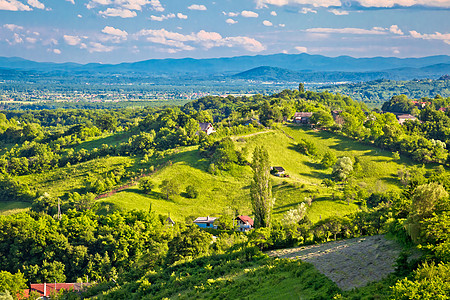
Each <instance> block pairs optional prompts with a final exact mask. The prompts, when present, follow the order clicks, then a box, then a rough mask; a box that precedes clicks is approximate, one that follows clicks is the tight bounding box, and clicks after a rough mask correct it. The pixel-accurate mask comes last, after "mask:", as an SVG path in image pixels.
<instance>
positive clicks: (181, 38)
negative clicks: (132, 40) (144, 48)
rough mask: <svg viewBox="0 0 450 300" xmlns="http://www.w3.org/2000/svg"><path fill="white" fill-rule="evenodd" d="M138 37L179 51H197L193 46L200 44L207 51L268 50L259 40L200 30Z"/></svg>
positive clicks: (154, 32) (146, 31) (151, 32)
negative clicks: (223, 48)
mask: <svg viewBox="0 0 450 300" xmlns="http://www.w3.org/2000/svg"><path fill="white" fill-rule="evenodd" d="M137 37H144V38H145V39H146V40H147V41H149V42H152V43H156V44H162V45H166V46H169V47H171V48H176V49H177V50H178V51H179V50H185V51H190V50H195V48H194V47H193V46H192V44H198V45H200V46H202V47H204V48H206V49H210V48H213V47H242V48H244V49H246V50H248V51H251V52H260V51H263V50H265V49H266V48H265V47H264V46H263V45H262V44H261V43H260V42H259V41H257V40H255V39H253V38H249V37H245V36H235V37H222V36H221V35H220V34H219V33H217V32H207V31H205V30H200V31H199V32H197V33H191V34H187V35H185V34H181V33H177V32H171V31H167V30H166V29H143V30H141V31H140V32H138V33H137Z"/></svg>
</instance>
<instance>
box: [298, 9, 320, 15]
mask: <svg viewBox="0 0 450 300" xmlns="http://www.w3.org/2000/svg"><path fill="white" fill-rule="evenodd" d="M299 13H302V14H305V15H306V14H307V13H313V14H317V10H314V9H312V8H308V7H303V8H302V9H301V10H300V11H299Z"/></svg>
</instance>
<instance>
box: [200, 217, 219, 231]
mask: <svg viewBox="0 0 450 300" xmlns="http://www.w3.org/2000/svg"><path fill="white" fill-rule="evenodd" d="M216 220H218V218H214V217H210V216H207V217H198V218H197V219H195V220H194V224H197V226H198V227H200V228H214V229H217V225H214V222H215V221H216Z"/></svg>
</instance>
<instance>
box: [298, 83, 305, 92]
mask: <svg viewBox="0 0 450 300" xmlns="http://www.w3.org/2000/svg"><path fill="white" fill-rule="evenodd" d="M298 91H299V92H300V93H304V92H305V85H304V84H303V83H299V84H298Z"/></svg>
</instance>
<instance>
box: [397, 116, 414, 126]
mask: <svg viewBox="0 0 450 300" xmlns="http://www.w3.org/2000/svg"><path fill="white" fill-rule="evenodd" d="M397 120H398V122H399V123H400V125H403V123H405V122H406V121H415V120H417V118H416V117H414V116H413V115H410V114H401V115H397Z"/></svg>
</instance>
